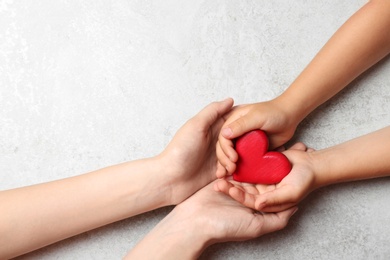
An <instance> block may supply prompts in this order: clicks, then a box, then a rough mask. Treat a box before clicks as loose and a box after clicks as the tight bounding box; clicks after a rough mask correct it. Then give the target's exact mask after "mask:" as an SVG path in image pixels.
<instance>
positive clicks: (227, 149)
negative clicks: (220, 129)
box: [218, 136, 238, 162]
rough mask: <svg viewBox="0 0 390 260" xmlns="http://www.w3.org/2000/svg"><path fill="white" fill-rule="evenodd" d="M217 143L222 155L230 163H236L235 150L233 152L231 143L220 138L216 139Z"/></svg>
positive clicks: (236, 155)
mask: <svg viewBox="0 0 390 260" xmlns="http://www.w3.org/2000/svg"><path fill="white" fill-rule="evenodd" d="M218 143H219V146H220V147H221V149H222V151H223V153H224V154H225V155H226V156H227V157H228V158H229V160H230V161H232V162H237V160H238V154H237V152H236V150H234V144H233V141H231V140H229V139H225V138H224V137H222V136H220V137H219V139H218Z"/></svg>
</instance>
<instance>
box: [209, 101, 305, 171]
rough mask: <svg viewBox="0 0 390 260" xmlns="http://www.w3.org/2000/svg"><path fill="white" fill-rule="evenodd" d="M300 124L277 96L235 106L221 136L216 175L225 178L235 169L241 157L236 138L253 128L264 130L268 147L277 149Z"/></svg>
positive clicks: (217, 149) (218, 144)
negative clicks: (235, 148)
mask: <svg viewBox="0 0 390 260" xmlns="http://www.w3.org/2000/svg"><path fill="white" fill-rule="evenodd" d="M298 123H299V122H297V121H296V120H295V119H294V117H292V116H291V115H289V111H287V109H286V107H284V105H283V104H280V103H279V102H278V101H277V99H274V100H271V101H266V102H260V103H255V104H249V105H243V106H238V107H235V108H233V109H232V111H231V112H230V113H229V114H228V115H227V120H226V122H225V124H224V125H223V127H222V129H221V133H220V135H219V138H218V143H217V148H216V151H217V157H218V169H217V172H216V176H217V177H218V178H222V177H224V176H226V175H227V174H232V173H233V172H234V171H235V169H236V162H237V160H238V154H237V152H236V151H235V150H234V144H233V140H234V139H235V138H237V137H239V136H241V135H243V134H245V133H246V132H249V131H251V130H255V129H261V130H263V131H265V132H266V133H267V136H268V138H269V143H270V147H269V148H270V149H275V148H277V147H279V146H281V145H283V144H284V143H286V142H287V141H288V140H289V139H290V138H291V137H292V136H293V134H294V132H295V130H296V127H297V125H298Z"/></svg>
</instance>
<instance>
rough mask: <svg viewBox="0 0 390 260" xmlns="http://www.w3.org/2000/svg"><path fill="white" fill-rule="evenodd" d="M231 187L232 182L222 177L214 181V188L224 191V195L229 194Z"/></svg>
mask: <svg viewBox="0 0 390 260" xmlns="http://www.w3.org/2000/svg"><path fill="white" fill-rule="evenodd" d="M231 187H233V184H231V183H230V182H228V181H226V180H223V179H222V180H218V181H217V182H215V183H214V190H215V191H219V192H222V193H225V194H226V195H229V189H230V188H231Z"/></svg>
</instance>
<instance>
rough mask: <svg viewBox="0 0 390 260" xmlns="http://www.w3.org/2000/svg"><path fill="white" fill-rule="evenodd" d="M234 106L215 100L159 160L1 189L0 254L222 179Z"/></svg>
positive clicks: (169, 201) (168, 201)
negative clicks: (220, 160) (225, 131)
mask: <svg viewBox="0 0 390 260" xmlns="http://www.w3.org/2000/svg"><path fill="white" fill-rule="evenodd" d="M232 105H233V100H232V99H227V100H225V101H222V102H214V103H212V104H210V105H208V106H207V107H206V108H204V109H203V110H202V111H201V112H199V113H198V114H197V115H196V116H194V117H193V118H192V119H190V120H189V121H188V122H187V123H186V124H185V125H184V126H183V127H182V128H181V129H180V130H179V131H178V132H177V134H176V135H175V137H174V138H173V140H172V141H171V142H170V144H169V145H168V146H167V148H166V149H165V150H164V151H163V152H162V153H161V154H159V155H157V156H155V157H151V158H147V159H142V160H137V161H131V162H126V163H123V164H119V165H114V166H110V167H107V168H104V169H100V170H97V171H94V172H90V173H86V174H83V175H79V176H76V177H71V178H67V179H62V180H57V181H53V182H48V183H42V184H37V185H32V186H28V187H22V188H17V189H11V190H5V191H0V208H1V211H2V214H0V234H1V236H0V259H9V258H13V257H15V256H18V255H21V254H24V253H27V252H30V251H33V250H36V249H38V248H41V247H44V246H46V245H49V244H51V243H54V242H57V241H60V240H63V239H65V238H68V237H71V236H74V235H77V234H80V233H82V232H85V231H88V230H91V229H94V228H97V227H100V226H103V225H107V224H109V223H112V222H115V221H118V220H121V219H125V218H128V217H131V216H134V215H136V214H140V213H142V212H146V211H149V210H153V209H156V208H159V207H163V206H167V205H176V204H178V203H180V202H183V201H184V200H185V199H187V198H188V197H189V196H191V195H192V194H194V193H195V192H196V191H198V190H199V189H200V188H202V187H204V186H205V185H207V184H208V183H210V182H211V181H213V180H215V178H216V177H215V174H214V173H215V171H216V165H217V158H216V155H215V144H216V142H217V138H218V134H219V132H220V129H221V126H222V125H223V123H224V122H225V121H224V119H223V115H224V114H225V113H227V112H228V111H229V110H230V109H231V107H232ZM102 194H104V196H102ZM97 198H98V199H97ZM140 201H142V203H140ZM91 213H93V214H91ZM64 223H66V224H64ZM37 234H39V235H37Z"/></svg>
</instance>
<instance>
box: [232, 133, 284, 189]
mask: <svg viewBox="0 0 390 260" xmlns="http://www.w3.org/2000/svg"><path fill="white" fill-rule="evenodd" d="M236 151H237V153H238V161H237V168H236V171H235V173H233V179H234V180H235V181H239V182H248V183H257V184H275V183H279V182H280V181H281V180H282V179H283V178H284V177H285V176H286V175H287V174H288V173H289V172H290V171H291V164H290V162H289V161H288V159H287V157H286V156H285V155H284V154H282V153H280V152H274V151H271V152H268V138H267V135H266V134H265V133H264V132H263V131H261V130H254V131H251V132H248V133H246V134H245V135H243V136H241V137H239V138H238V139H237V140H236Z"/></svg>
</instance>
